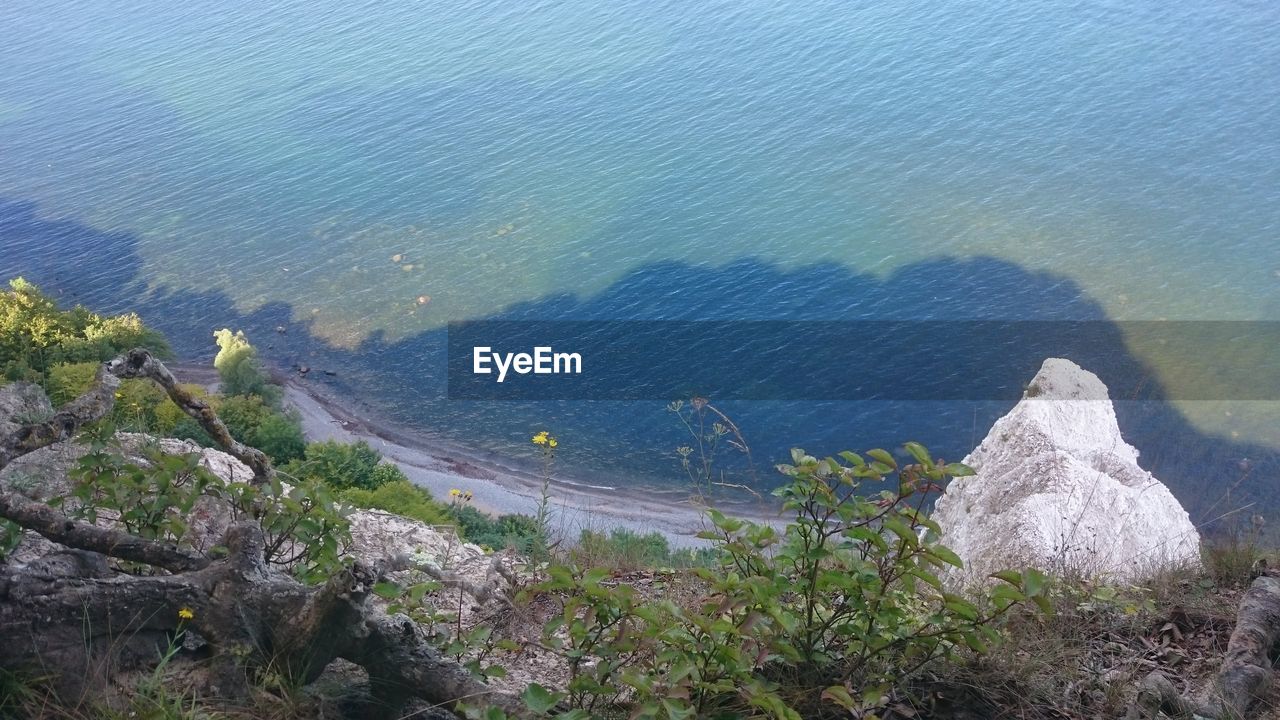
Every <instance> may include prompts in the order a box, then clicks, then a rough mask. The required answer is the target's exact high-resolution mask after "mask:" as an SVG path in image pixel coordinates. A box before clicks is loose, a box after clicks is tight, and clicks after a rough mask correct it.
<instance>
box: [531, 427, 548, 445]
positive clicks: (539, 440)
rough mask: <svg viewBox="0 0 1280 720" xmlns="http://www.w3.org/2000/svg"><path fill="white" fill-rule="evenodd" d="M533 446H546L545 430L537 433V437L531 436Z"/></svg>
mask: <svg viewBox="0 0 1280 720" xmlns="http://www.w3.org/2000/svg"><path fill="white" fill-rule="evenodd" d="M533 444H534V445H546V444H547V431H546V430H543V431H542V432H540V433H538V434H537V435H534V436H533Z"/></svg>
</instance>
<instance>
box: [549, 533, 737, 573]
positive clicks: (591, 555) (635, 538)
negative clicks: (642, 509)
mask: <svg viewBox="0 0 1280 720" xmlns="http://www.w3.org/2000/svg"><path fill="white" fill-rule="evenodd" d="M569 560H570V562H572V563H575V564H577V565H580V566H583V567H607V568H612V569H613V570H616V571H623V572H625V571H630V570H641V569H646V568H692V567H711V566H712V565H713V564H714V563H715V562H716V560H717V558H716V551H715V550H713V549H710V548H698V549H682V550H672V549H671V544H670V543H669V542H668V541H667V537H666V536H665V535H663V534H662V533H659V532H651V533H647V534H641V533H637V532H632V531H631V530H622V529H615V530H611V531H610V532H609V533H608V534H605V533H602V532H594V531H592V530H583V531H582V534H581V535H580V536H579V538H578V544H577V546H575V547H574V548H573V549H572V550H570V551H569Z"/></svg>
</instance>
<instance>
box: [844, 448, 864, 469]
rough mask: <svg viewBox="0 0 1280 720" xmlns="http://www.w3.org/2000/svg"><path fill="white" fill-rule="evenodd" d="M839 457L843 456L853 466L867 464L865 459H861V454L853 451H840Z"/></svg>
mask: <svg viewBox="0 0 1280 720" xmlns="http://www.w3.org/2000/svg"><path fill="white" fill-rule="evenodd" d="M840 457H842V458H844V459H845V460H846V461H847V462H848V463H849V464H850V465H852V466H854V467H865V466H866V464H867V461H866V460H863V459H862V456H861V455H859V454H857V453H855V452H849V451H848V450H845V451H844V452H842V453H840Z"/></svg>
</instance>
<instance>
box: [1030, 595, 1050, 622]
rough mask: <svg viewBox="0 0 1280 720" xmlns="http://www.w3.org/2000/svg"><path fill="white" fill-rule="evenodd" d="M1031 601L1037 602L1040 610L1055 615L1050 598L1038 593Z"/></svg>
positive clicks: (1047, 614) (1048, 614)
mask: <svg viewBox="0 0 1280 720" xmlns="http://www.w3.org/2000/svg"><path fill="white" fill-rule="evenodd" d="M1031 602H1033V603H1035V604H1036V607H1038V608H1040V612H1042V613H1044V614H1045V615H1046V616H1048V617H1053V605H1052V604H1051V603H1050V602H1049V598H1047V597H1045V596H1043V595H1036V596H1035V597H1032V598H1031Z"/></svg>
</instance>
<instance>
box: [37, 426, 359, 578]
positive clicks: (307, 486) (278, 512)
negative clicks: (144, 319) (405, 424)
mask: <svg viewBox="0 0 1280 720" xmlns="http://www.w3.org/2000/svg"><path fill="white" fill-rule="evenodd" d="M82 438H83V439H84V440H86V441H88V443H89V452H88V453H86V454H85V455H84V456H82V457H81V458H80V460H79V461H78V462H77V463H76V466H75V467H74V468H73V469H72V471H71V473H70V477H71V478H72V479H73V480H74V481H75V485H74V486H73V488H72V492H71V494H70V495H69V496H66V497H59V498H54V499H52V500H51V501H50V502H51V504H53V505H56V506H61V507H64V508H66V509H67V511H68V512H69V514H70V515H71V517H74V518H76V519H83V520H87V521H89V522H95V521H97V519H98V517H99V515H100V514H105V515H106V516H108V517H111V518H113V519H115V520H116V521H117V522H119V523H120V524H121V526H123V528H124V529H125V530H126V531H128V532H129V533H131V534H133V535H136V536H138V537H142V538H146V539H149V540H160V541H164V542H171V543H176V544H189V542H190V540H191V538H190V537H189V536H188V529H189V523H188V520H189V518H190V516H191V513H192V510H193V509H194V508H195V507H196V503H197V502H198V501H199V500H200V498H201V497H205V496H208V497H212V498H217V499H220V500H222V501H225V502H226V503H228V504H229V506H230V508H231V511H232V518H231V520H232V522H235V521H238V520H241V519H249V518H252V519H254V520H257V521H258V523H259V524H260V525H261V526H262V530H263V534H264V537H265V540H266V548H265V556H266V560H267V562H270V563H273V564H276V565H281V566H286V567H288V568H290V569H291V570H292V571H293V573H294V574H295V575H297V576H298V577H299V578H301V579H304V580H306V581H309V582H320V581H323V580H324V579H326V578H328V577H329V576H331V575H332V574H333V573H334V572H335V571H337V570H338V568H339V567H340V566H341V564H342V557H341V553H342V549H343V548H344V546H345V545H347V544H348V543H349V541H350V528H349V525H348V524H347V521H346V518H345V517H344V516H343V514H342V513H341V512H340V511H339V508H338V505H337V503H336V502H335V499H334V497H333V494H332V493H331V492H330V490H329V488H328V487H326V486H325V485H324V484H323V483H315V482H305V481H304V482H301V483H299V484H297V485H295V486H293V487H289V488H286V487H285V485H284V483H282V482H280V481H279V480H278V479H277V480H273V481H272V482H269V483H267V484H265V485H263V486H260V487H259V486H253V485H251V484H249V483H247V482H232V483H224V482H223V481H221V480H220V479H218V478H217V477H216V476H214V475H213V474H211V473H210V472H209V471H208V470H206V469H205V468H204V467H202V466H201V465H200V456H199V455H197V454H195V453H188V454H185V455H168V454H164V453H161V452H159V451H158V449H157V448H144V449H143V456H144V459H145V463H142V464H140V463H136V462H133V461H131V460H129V459H128V458H127V457H126V456H125V453H124V452H123V450H122V448H121V446H120V442H119V440H118V438H117V437H116V435H115V428H114V427H112V426H111V424H110V423H99V424H97V425H96V426H93V427H90V428H87V429H86V431H85V432H84V434H83V435H82ZM134 569H140V568H134Z"/></svg>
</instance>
